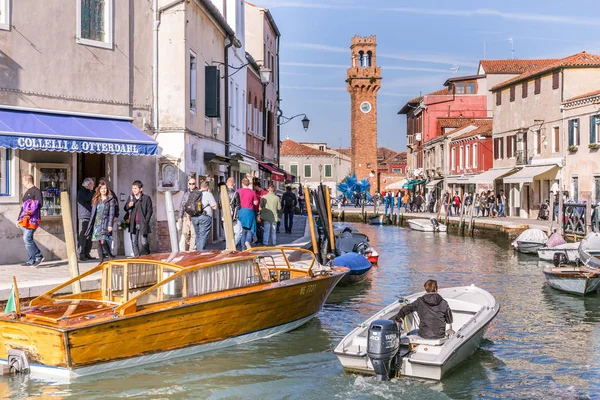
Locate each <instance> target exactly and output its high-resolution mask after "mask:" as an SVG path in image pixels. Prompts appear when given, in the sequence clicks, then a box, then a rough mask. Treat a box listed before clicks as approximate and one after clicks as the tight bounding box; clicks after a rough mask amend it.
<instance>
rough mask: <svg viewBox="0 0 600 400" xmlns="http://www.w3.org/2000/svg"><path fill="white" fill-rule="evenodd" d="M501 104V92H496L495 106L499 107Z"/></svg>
mask: <svg viewBox="0 0 600 400" xmlns="http://www.w3.org/2000/svg"><path fill="white" fill-rule="evenodd" d="M501 104H502V91H500V90H498V91H497V92H496V105H497V106H499V105H501Z"/></svg>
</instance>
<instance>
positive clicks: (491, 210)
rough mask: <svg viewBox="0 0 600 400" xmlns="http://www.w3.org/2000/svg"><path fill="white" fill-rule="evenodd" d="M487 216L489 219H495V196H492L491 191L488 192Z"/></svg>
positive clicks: (492, 192)
mask: <svg viewBox="0 0 600 400" xmlns="http://www.w3.org/2000/svg"><path fill="white" fill-rule="evenodd" d="M487 196H488V198H487V202H488V209H489V210H488V215H489V216H490V218H496V196H494V191H493V190H488V195H487Z"/></svg>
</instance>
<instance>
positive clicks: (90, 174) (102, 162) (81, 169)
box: [77, 153, 106, 188]
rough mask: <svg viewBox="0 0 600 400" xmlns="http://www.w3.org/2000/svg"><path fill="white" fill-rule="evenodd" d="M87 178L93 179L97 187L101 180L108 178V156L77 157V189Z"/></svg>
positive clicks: (80, 154) (81, 154) (82, 155)
mask: <svg viewBox="0 0 600 400" xmlns="http://www.w3.org/2000/svg"><path fill="white" fill-rule="evenodd" d="M85 178H92V179H93V180H94V183H95V184H96V185H97V184H98V180H99V179H100V178H106V154H88V153H79V154H78V155H77V188H79V186H81V182H83V180H84V179H85Z"/></svg>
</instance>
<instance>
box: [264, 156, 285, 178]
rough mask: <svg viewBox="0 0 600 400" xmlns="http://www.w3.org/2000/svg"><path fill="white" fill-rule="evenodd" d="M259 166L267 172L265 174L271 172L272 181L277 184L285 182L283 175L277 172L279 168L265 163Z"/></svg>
mask: <svg viewBox="0 0 600 400" xmlns="http://www.w3.org/2000/svg"><path fill="white" fill-rule="evenodd" d="M258 165H259V166H260V168H261V169H262V170H263V171H265V172H269V173H270V174H271V179H272V180H274V181H277V182H283V181H285V178H284V177H283V173H281V172H279V171H278V170H277V168H275V167H273V166H271V165H269V164H267V163H263V162H260V161H259V162H258Z"/></svg>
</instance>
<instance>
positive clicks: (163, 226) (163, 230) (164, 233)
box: [157, 221, 171, 253]
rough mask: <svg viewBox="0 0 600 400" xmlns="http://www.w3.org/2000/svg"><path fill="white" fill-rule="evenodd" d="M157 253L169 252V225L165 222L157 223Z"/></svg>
mask: <svg viewBox="0 0 600 400" xmlns="http://www.w3.org/2000/svg"><path fill="white" fill-rule="evenodd" d="M157 231H158V252H159V253H170V252H171V239H170V237H169V224H168V222H167V221H157Z"/></svg>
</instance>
